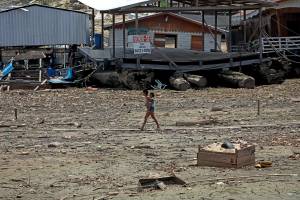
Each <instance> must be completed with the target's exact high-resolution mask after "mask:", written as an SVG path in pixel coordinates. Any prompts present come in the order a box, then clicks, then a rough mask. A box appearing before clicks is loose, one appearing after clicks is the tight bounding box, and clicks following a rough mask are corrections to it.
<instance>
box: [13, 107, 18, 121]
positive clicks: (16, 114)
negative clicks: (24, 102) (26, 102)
mask: <svg viewBox="0 0 300 200" xmlns="http://www.w3.org/2000/svg"><path fill="white" fill-rule="evenodd" d="M14 111H15V120H16V121H17V119H18V109H16V108H15V109H14Z"/></svg>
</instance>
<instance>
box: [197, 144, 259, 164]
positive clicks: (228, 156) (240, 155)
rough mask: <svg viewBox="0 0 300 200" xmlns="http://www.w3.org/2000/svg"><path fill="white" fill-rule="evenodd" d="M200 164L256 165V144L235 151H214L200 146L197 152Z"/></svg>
mask: <svg viewBox="0 0 300 200" xmlns="http://www.w3.org/2000/svg"><path fill="white" fill-rule="evenodd" d="M197 165H198V166H209V167H228V168H241V167H244V166H247V165H253V166H254V165H255V146H249V147H246V148H243V149H241V150H236V151H235V153H225V152H213V151H206V150H203V149H202V148H201V147H200V146H199V151H198V154H197Z"/></svg>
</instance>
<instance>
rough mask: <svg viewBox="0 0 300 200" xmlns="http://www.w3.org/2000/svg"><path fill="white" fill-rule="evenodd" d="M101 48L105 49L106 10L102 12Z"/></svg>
mask: <svg viewBox="0 0 300 200" xmlns="http://www.w3.org/2000/svg"><path fill="white" fill-rule="evenodd" d="M101 41H102V44H101V49H104V12H101Z"/></svg>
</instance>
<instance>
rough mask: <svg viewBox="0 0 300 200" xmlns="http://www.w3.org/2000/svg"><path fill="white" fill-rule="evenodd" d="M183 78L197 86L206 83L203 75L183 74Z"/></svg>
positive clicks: (201, 86)
mask: <svg viewBox="0 0 300 200" xmlns="http://www.w3.org/2000/svg"><path fill="white" fill-rule="evenodd" d="M184 78H185V79H186V80H187V81H188V82H189V83H190V84H191V85H192V86H195V87H197V88H203V87H205V86H206V85H207V79H206V78H205V77H204V76H198V75H191V74H185V75H184Z"/></svg>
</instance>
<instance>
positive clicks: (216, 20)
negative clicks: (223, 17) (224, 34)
mask: <svg viewBox="0 0 300 200" xmlns="http://www.w3.org/2000/svg"><path fill="white" fill-rule="evenodd" d="M217 50H218V12H217V11H215V51H217Z"/></svg>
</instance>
